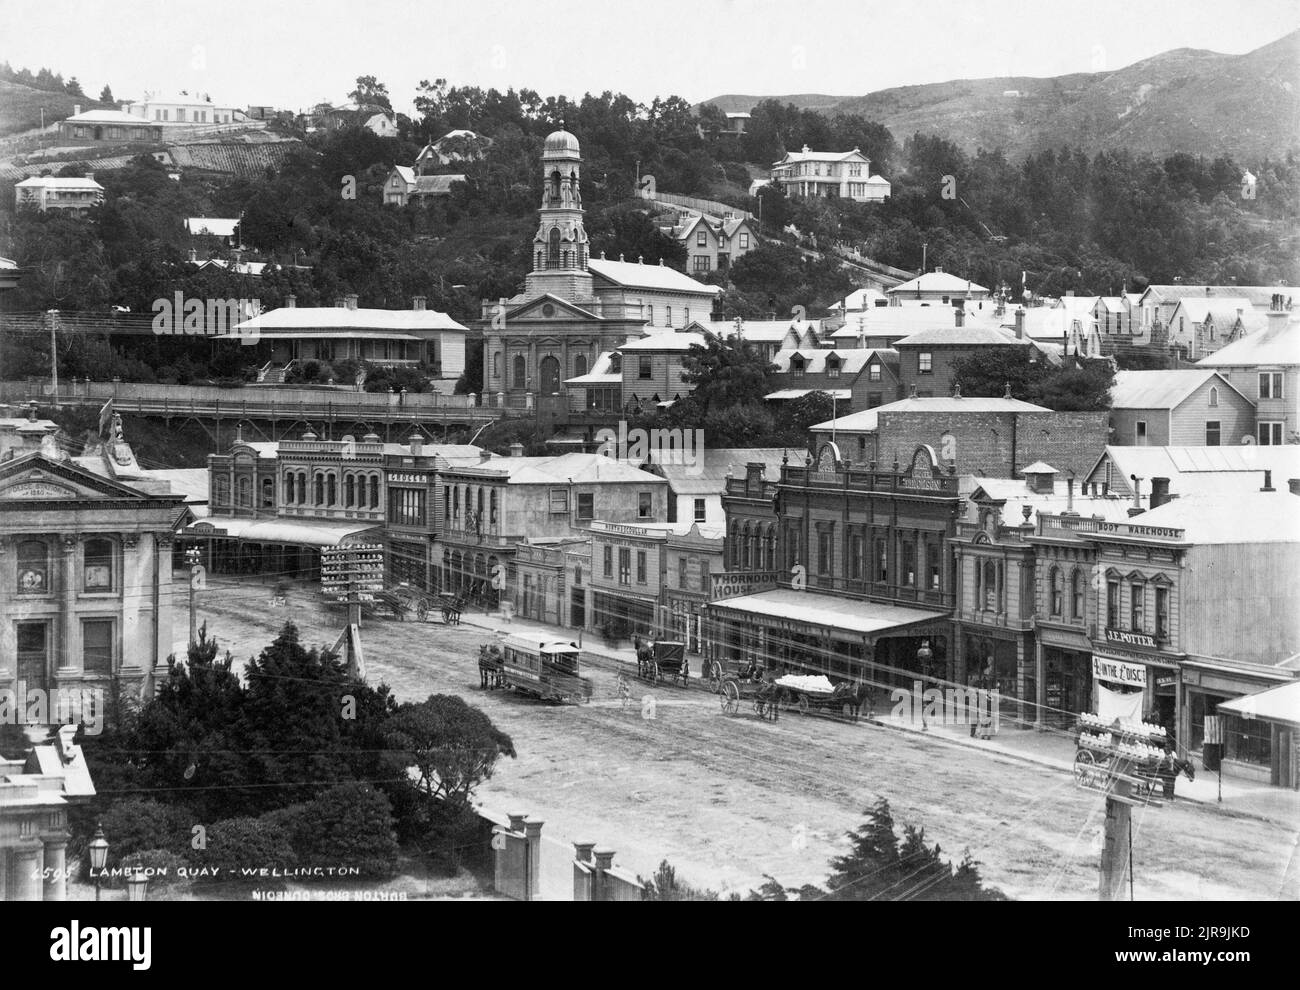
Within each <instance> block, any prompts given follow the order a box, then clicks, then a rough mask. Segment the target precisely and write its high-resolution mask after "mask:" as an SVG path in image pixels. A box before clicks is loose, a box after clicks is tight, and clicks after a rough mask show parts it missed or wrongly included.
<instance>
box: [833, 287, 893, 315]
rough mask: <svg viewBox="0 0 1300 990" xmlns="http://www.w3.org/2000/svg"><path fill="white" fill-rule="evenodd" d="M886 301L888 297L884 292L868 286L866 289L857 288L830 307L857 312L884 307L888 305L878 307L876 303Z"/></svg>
mask: <svg viewBox="0 0 1300 990" xmlns="http://www.w3.org/2000/svg"><path fill="white" fill-rule="evenodd" d="M885 301H887V297H886V296H885V294H884V293H883V292H881V291H880V290H879V289H872V288H870V287H868V288H865V289H855V290H854V291H853V292H850V293H849V294H848V295H847V296H845V297H844V298H843V299H841V300H840V301H839V302H837V303H835V304H834V305H832V306H831V307H830V308H831V309H834V310H839V311H842V312H853V313H856V312H859V311H861V310H864V309H884V308H886V307H883V306H879V307H878V306H876V303H877V302H885Z"/></svg>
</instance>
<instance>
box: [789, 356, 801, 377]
mask: <svg viewBox="0 0 1300 990" xmlns="http://www.w3.org/2000/svg"><path fill="white" fill-rule="evenodd" d="M790 372H791V373H792V374H793V375H794V376H795V377H796V378H802V377H803V373H804V360H803V358H801V357H796V358H791V360H790Z"/></svg>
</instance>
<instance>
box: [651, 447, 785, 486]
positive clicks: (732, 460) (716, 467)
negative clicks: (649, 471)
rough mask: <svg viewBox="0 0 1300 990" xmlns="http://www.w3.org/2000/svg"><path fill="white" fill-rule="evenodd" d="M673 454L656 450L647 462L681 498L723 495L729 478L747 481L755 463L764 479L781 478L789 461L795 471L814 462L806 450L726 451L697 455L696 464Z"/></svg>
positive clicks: (772, 448)
mask: <svg viewBox="0 0 1300 990" xmlns="http://www.w3.org/2000/svg"><path fill="white" fill-rule="evenodd" d="M673 453H674V452H673V451H668V450H662V451H661V450H653V451H651V452H650V456H649V457H648V458H647V461H648V462H649V463H651V464H653V465H654V471H655V473H658V474H662V475H663V476H664V477H665V478H667V479H668V481H669V484H670V485H671V486H672V490H673V491H674V492H676V493H677V494H678V495H701V494H719V495H720V494H722V491H723V489H724V488H725V487H726V480H727V476H728V475H729V474H730V475H731V476H732V477H736V478H743V477H744V476H745V472H746V471H747V469H748V465H749V464H751V463H755V462H757V463H760V464H762V465H763V474H764V477H766V478H768V479H770V480H775V479H777V478H779V477H780V476H781V462H782V460H783V459H785V458H788V459H789V461H790V464H791V465H793V466H794V467H804V466H805V465H806V464H807V463H808V461H809V460H810V458H811V455H810V454H809V453H808V452H807V451H806V450H797V449H790V448H784V447H725V448H717V449H712V450H708V449H706V450H702V451H696V452H695V459H694V461H693V462H692V463H689V464H682V463H679V462H680V460H681V458H675V457H673Z"/></svg>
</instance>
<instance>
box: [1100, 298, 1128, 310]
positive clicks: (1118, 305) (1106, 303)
mask: <svg viewBox="0 0 1300 990" xmlns="http://www.w3.org/2000/svg"><path fill="white" fill-rule="evenodd" d="M1097 307H1100V308H1101V309H1104V310H1105V311H1106V312H1108V313H1122V312H1124V309H1125V306H1124V297H1123V296H1098V297H1097V302H1096V304H1095V306H1094V308H1097Z"/></svg>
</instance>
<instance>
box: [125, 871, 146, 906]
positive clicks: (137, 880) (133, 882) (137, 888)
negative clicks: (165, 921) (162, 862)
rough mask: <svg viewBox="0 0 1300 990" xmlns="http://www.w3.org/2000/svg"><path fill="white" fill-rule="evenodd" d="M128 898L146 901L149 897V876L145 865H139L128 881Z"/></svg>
mask: <svg viewBox="0 0 1300 990" xmlns="http://www.w3.org/2000/svg"><path fill="white" fill-rule="evenodd" d="M126 894H127V899H128V900H132V901H146V900H148V899H149V877H148V875H147V874H146V873H145V872H144V867H142V866H137V867H136V868H135V870H134V871H133V872H132V873H131V875H130V876H129V877H128V878H127V881H126Z"/></svg>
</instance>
